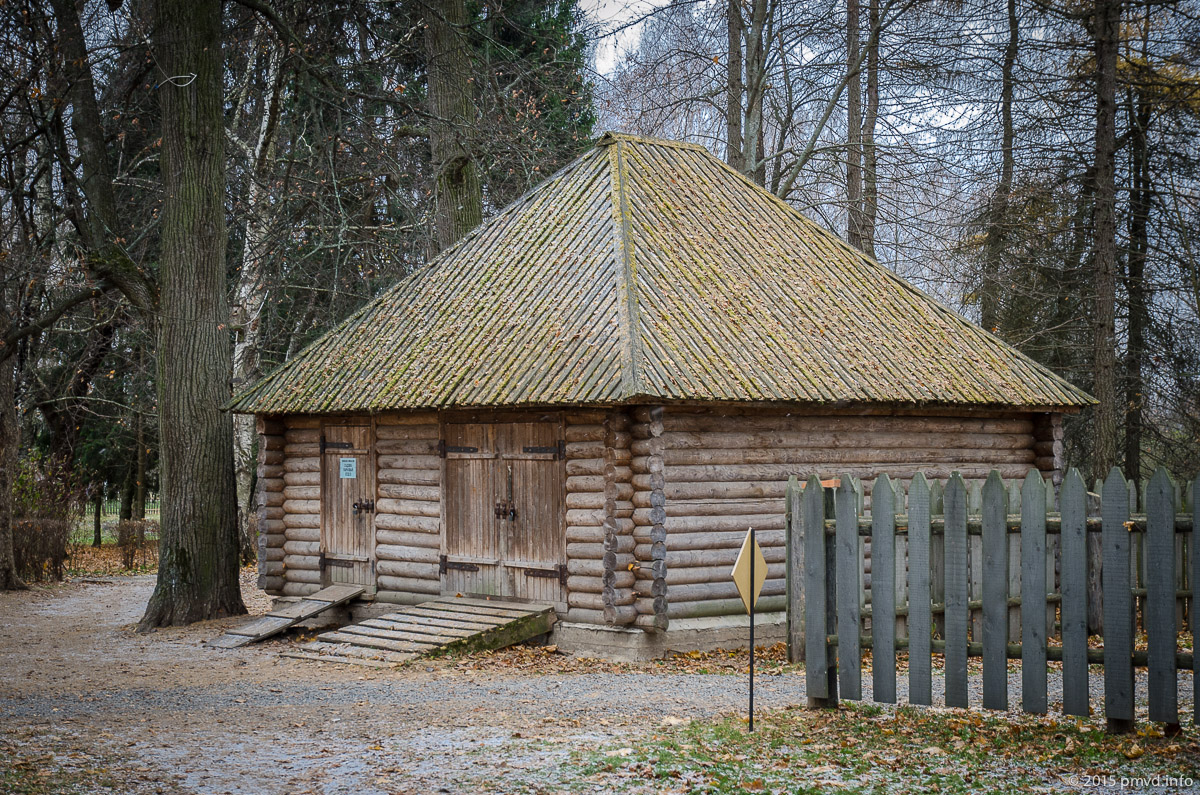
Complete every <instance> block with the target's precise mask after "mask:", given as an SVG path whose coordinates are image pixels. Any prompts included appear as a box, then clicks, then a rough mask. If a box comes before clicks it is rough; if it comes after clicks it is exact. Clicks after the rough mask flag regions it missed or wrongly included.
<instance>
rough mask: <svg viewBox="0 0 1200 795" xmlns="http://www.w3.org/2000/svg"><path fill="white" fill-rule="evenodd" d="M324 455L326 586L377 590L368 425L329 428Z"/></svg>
mask: <svg viewBox="0 0 1200 795" xmlns="http://www.w3.org/2000/svg"><path fill="white" fill-rule="evenodd" d="M322 447H323V450H322V453H321V498H322V499H321V560H322V566H321V582H322V584H323V585H334V584H348V585H361V586H363V587H365V588H367V589H368V590H369V591H374V586H375V565H374V551H375V468H374V466H373V465H372V457H371V427H370V426H369V425H326V426H325V428H324V430H323V436H322Z"/></svg>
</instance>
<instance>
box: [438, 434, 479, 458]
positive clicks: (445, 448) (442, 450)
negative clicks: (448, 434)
mask: <svg viewBox="0 0 1200 795" xmlns="http://www.w3.org/2000/svg"><path fill="white" fill-rule="evenodd" d="M437 449H438V455H439V456H441V457H442V458H445V457H446V453H478V452H479V448H478V447H466V446H463V445H457V444H446V440H445V439H439V440H438V448H437Z"/></svg>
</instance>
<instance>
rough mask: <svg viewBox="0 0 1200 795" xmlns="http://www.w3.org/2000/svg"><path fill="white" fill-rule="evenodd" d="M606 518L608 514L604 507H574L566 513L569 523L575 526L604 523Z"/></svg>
mask: <svg viewBox="0 0 1200 795" xmlns="http://www.w3.org/2000/svg"><path fill="white" fill-rule="evenodd" d="M605 518H606V515H605V513H604V510H603V509H602V508H601V509H591V510H580V509H572V510H568V511H567V513H566V519H567V525H568V526H574V527H594V526H596V525H603V524H604V520H605Z"/></svg>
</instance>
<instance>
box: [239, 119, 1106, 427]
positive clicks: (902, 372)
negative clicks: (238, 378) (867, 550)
mask: <svg viewBox="0 0 1200 795" xmlns="http://www.w3.org/2000/svg"><path fill="white" fill-rule="evenodd" d="M635 399H636V400H638V401H645V400H648V399H649V400H654V399H659V400H666V401H671V400H701V401H770V402H805V403H835V402H836V403H845V402H858V403H887V404H916V403H937V404H950V405H955V404H968V405H993V406H1020V407H1035V406H1036V407H1062V408H1069V407H1076V406H1082V405H1085V404H1087V403H1091V402H1093V401H1092V398H1091V397H1090V396H1088V395H1087V394H1086V393H1084V392H1083V391H1081V390H1079V389H1077V388H1076V387H1074V386H1072V385H1071V384H1069V383H1068V382H1066V381H1065V380H1063V379H1062V378H1059V377H1058V376H1056V375H1055V374H1054V373H1052V372H1051V371H1049V370H1048V369H1046V368H1045V367H1043V366H1041V365H1039V364H1037V363H1036V362H1034V361H1033V360H1031V359H1029V358H1028V357H1027V356H1025V355H1024V354H1022V353H1020V352H1019V351H1017V350H1016V349H1015V348H1013V347H1011V346H1009V345H1007V344H1005V343H1004V342H1002V341H1000V340H999V339H997V338H995V337H993V336H992V335H991V334H988V333H987V332H985V331H984V330H983V329H981V328H979V327H978V326H976V325H974V324H972V323H970V322H968V321H967V320H965V319H963V318H962V317H960V316H959V315H957V314H956V313H955V312H953V311H951V310H950V309H948V308H946V307H944V306H942V305H940V304H939V303H937V302H936V301H934V300H933V299H932V298H930V297H929V296H927V295H925V294H924V293H922V292H920V291H919V290H917V289H916V288H914V287H912V286H911V285H909V284H908V283H907V282H905V281H903V280H902V279H900V278H899V277H897V276H896V275H895V274H893V273H892V272H891V271H889V270H887V269H886V268H884V267H882V266H880V265H879V264H878V263H876V262H874V261H872V260H870V259H869V258H867V257H866V256H864V255H863V254H862V253H861V252H859V251H856V250H855V249H853V248H851V247H850V246H848V245H847V244H845V243H843V242H842V241H841V240H840V239H838V238H837V237H836V236H835V235H833V234H831V233H829V232H828V231H826V230H824V229H822V228H820V227H819V226H817V225H816V224H814V223H813V222H812V221H810V220H809V219H807V218H805V217H804V216H803V215H801V214H800V213H798V212H797V211H796V210H794V209H793V208H792V207H790V206H789V205H788V204H787V203H785V202H783V201H781V200H780V199H778V198H777V197H775V196H774V195H772V194H771V193H769V192H767V191H765V190H763V189H762V188H760V187H758V186H757V185H755V184H754V183H752V182H751V181H749V180H747V179H746V178H745V177H743V176H742V175H741V174H739V173H737V172H736V171H734V170H732V169H730V168H729V167H728V166H727V165H725V164H724V163H722V162H721V161H719V160H717V159H716V158H715V157H713V156H712V155H711V154H709V153H708V152H707V151H706V150H705V149H703V148H702V147H700V146H696V145H694V144H683V143H677V142H673V141H662V140H656V139H647V138H636V137H633V136H628V135H615V134H608V135H605V136H604V137H603V138H601V140H600V142H599V144H598V145H597V146H596V148H595V149H593V150H591V151H589V152H588V153H586V154H584V155H583V156H582V157H580V158H579V159H577V160H576V161H574V162H573V163H571V164H570V165H568V166H567V167H566V168H564V169H563V170H562V171H560V172H558V173H557V174H555V175H554V176H553V177H551V178H550V179H548V180H547V181H546V182H544V183H543V184H541V185H540V186H538V187H537V188H535V189H534V190H532V191H530V192H529V193H527V194H526V195H525V196H523V197H522V198H520V199H518V200H517V201H516V202H514V203H513V204H512V205H510V206H509V207H507V208H505V209H504V210H503V211H502V212H500V213H499V214H498V215H496V216H495V217H493V218H491V219H490V220H488V221H487V222H485V223H484V224H483V225H481V226H480V227H479V228H478V229H476V230H475V231H474V232H472V233H471V234H470V235H468V236H467V237H466V238H464V239H463V240H462V241H460V242H459V243H458V244H457V245H455V246H454V247H453V248H451V249H449V250H447V251H445V252H444V253H442V254H441V255H440V256H439V257H437V258H436V259H434V260H433V261H432V262H430V263H429V264H428V265H427V266H426V267H424V268H422V269H421V270H419V271H417V272H416V273H414V274H412V275H411V276H409V277H408V278H406V279H404V280H402V281H401V282H400V283H399V284H397V285H396V286H395V287H393V288H392V289H390V290H388V291H387V292H386V293H384V294H383V295H382V296H380V297H379V298H378V299H376V300H375V301H372V302H371V303H370V304H368V305H367V306H365V307H364V308H363V309H361V310H360V311H358V312H357V313H355V314H354V315H352V316H351V317H349V318H348V319H347V320H345V321H344V322H343V323H341V324H340V325H338V326H337V327H336V328H334V329H333V330H331V331H330V332H329V333H327V334H326V335H324V336H323V337H321V338H320V339H318V340H317V341H316V342H314V343H313V344H312V345H310V346H308V347H307V348H306V349H304V350H303V351H302V352H301V353H300V354H298V355H297V356H296V357H295V358H293V359H292V360H291V361H289V362H287V363H286V364H284V365H283V366H282V367H280V368H279V369H277V370H276V371H275V372H274V373H272V374H271V375H270V376H268V377H266V378H264V379H263V380H261V381H259V382H258V383H257V384H255V385H254V386H252V387H250V388H249V389H247V390H246V391H245V392H243V393H242V394H240V395H238V396H237V397H236V398H235V399H234V400H233V402H232V404H231V406H230V407H231V408H232V410H234V411H237V412H245V413H270V414H273V413H292V412H305V413H324V412H342V411H369V410H383V409H399V408H429V407H450V406H464V407H466V406H504V405H564V404H565V405H575V404H591V405H603V404H613V403H621V402H624V401H629V400H635Z"/></svg>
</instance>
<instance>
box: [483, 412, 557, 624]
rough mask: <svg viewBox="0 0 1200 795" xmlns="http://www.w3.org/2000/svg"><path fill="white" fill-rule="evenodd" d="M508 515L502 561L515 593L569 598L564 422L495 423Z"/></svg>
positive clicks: (503, 526) (551, 599) (503, 529)
mask: <svg viewBox="0 0 1200 795" xmlns="http://www.w3.org/2000/svg"><path fill="white" fill-rule="evenodd" d="M496 438H497V444H496V449H497V450H498V451H499V454H500V460H499V469H500V475H501V477H503V478H504V485H505V499H506V501H507V502H508V503H509V506H510V508H509V511H508V514H507V519H506V520H504V521H502V522H501V523H500V524H501V532H502V533H503V534H504V564H505V567H506V569H507V570H508V576H509V580H510V582H511V587H512V594H513V595H514V596H518V597H521V598H523V599H529V600H531V601H536V602H565V601H566V598H567V597H566V587H565V580H566V562H567V546H566V532H565V529H564V526H563V522H564V520H565V515H564V505H565V497H566V495H565V494H564V492H565V482H564V477H565V463H564V462H563V461H562V447H561V445H560V444H559V442H560V440H561V439H562V426H561V424H560V423H556V422H512V423H504V424H502V425H497V426H496Z"/></svg>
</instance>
